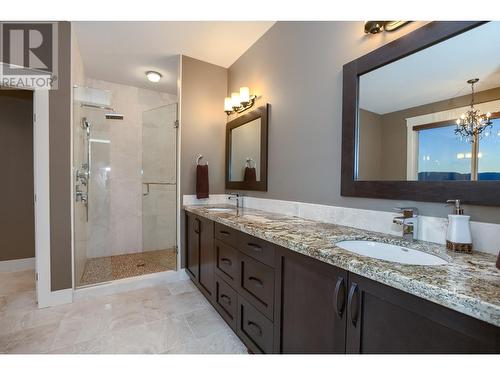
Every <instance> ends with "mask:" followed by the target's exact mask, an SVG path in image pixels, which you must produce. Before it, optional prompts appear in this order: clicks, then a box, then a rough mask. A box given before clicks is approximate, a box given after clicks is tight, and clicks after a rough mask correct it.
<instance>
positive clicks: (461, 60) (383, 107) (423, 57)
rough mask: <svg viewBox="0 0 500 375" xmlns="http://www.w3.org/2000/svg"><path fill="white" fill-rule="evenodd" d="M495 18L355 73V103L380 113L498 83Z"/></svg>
mask: <svg viewBox="0 0 500 375" xmlns="http://www.w3.org/2000/svg"><path fill="white" fill-rule="evenodd" d="M498 46H500V22H489V23H487V24H485V25H482V26H479V27H477V28H475V29H472V30H470V31H468V32H466V33H463V34H460V35H458V36H456V37H454V38H451V39H448V40H446V41H444V42H441V43H439V44H436V45H435V46H432V47H430V48H427V49H424V50H422V51H420V52H417V53H415V54H413V55H410V56H408V57H405V58H403V59H401V60H398V61H396V62H394V63H392V64H389V65H386V66H384V67H382V68H379V69H376V70H374V71H372V72H370V73H368V74H365V75H363V76H361V77H360V91H359V102H360V107H361V108H363V109H366V110H368V111H371V112H375V113H378V114H385V113H389V112H394V111H398V110H402V109H406V108H411V107H415V106H418V105H423V104H428V103H434V102H437V101H440V100H445V99H449V98H453V97H457V96H462V95H467V94H470V85H469V84H467V80H468V79H470V78H480V81H479V83H478V84H476V91H482V90H487V89H491V88H494V87H499V86H500V48H499V47H498Z"/></svg>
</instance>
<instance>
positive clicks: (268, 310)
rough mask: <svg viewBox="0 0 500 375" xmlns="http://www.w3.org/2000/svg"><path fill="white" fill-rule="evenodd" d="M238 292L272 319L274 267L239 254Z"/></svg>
mask: <svg viewBox="0 0 500 375" xmlns="http://www.w3.org/2000/svg"><path fill="white" fill-rule="evenodd" d="M239 261H240V285H239V289H240V293H241V294H243V296H244V297H245V298H246V299H248V300H249V301H250V302H251V303H252V304H253V305H254V306H255V307H256V308H257V309H259V310H260V311H261V312H262V313H263V314H264V315H265V316H267V318H269V319H270V320H273V312H274V269H272V268H271V267H269V266H266V265H265V264H263V263H260V262H258V261H256V260H254V259H252V258H250V257H248V256H246V255H244V254H240V259H239Z"/></svg>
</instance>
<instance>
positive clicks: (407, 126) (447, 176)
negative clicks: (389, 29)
mask: <svg viewBox="0 0 500 375" xmlns="http://www.w3.org/2000/svg"><path fill="white" fill-rule="evenodd" d="M497 45H500V22H489V23H486V24H484V25H481V26H479V27H476V28H474V29H472V30H469V31H467V32H465V33H462V34H459V35H457V36H455V37H453V38H450V39H447V40H445V41H443V42H441V43H438V44H436V45H434V46H432V47H429V48H426V49H424V50H421V51H419V52H417V53H414V54H412V55H409V56H406V57H404V58H402V59H400V60H397V61H395V62H393V63H391V64H388V65H384V66H382V67H380V68H378V69H375V70H373V71H371V72H369V73H366V74H363V75H361V76H360V77H359V108H358V119H357V121H358V123H357V134H356V142H357V144H356V146H357V147H356V149H357V155H356V179H357V180H365V181H378V180H392V181H404V180H408V181H457V180H462V181H463V180H466V181H470V180H500V64H499V61H500V49H498V48H494V47H493V46H497ZM470 48H472V49H473V51H474V52H473V53H471V54H468V53H464V52H465V51H467V50H470ZM471 78H479V82H478V83H477V84H476V85H475V92H476V94H475V101H474V108H475V109H478V110H480V111H481V113H483V114H485V113H487V112H490V113H492V118H493V120H492V122H493V124H492V127H490V128H488V129H487V130H486V131H485V132H484V134H482V136H481V137H480V139H478V140H477V142H475V143H471V142H469V141H468V140H467V139H463V138H461V137H460V136H458V135H456V134H455V128H456V124H455V121H456V120H457V119H458V118H459V117H460V116H461V115H462V114H463V113H464V112H466V111H467V110H468V109H470V104H471V86H470V85H469V84H468V83H467V80H469V79H471Z"/></svg>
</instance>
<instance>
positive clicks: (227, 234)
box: [219, 230, 230, 236]
mask: <svg viewBox="0 0 500 375" xmlns="http://www.w3.org/2000/svg"><path fill="white" fill-rule="evenodd" d="M219 233H220V234H223V235H224V236H229V235H230V233H229V232H228V231H225V230H220V231H219Z"/></svg>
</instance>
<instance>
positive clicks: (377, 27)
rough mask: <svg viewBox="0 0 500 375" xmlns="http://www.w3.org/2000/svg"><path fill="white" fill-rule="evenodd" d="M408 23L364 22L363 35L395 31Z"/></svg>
mask: <svg viewBox="0 0 500 375" xmlns="http://www.w3.org/2000/svg"><path fill="white" fill-rule="evenodd" d="M409 22H410V21H366V22H365V34H378V33H380V32H382V31H389V32H390V31H395V30H397V29H399V28H400V27H401V26H404V25H406V24H407V23H409Z"/></svg>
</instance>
